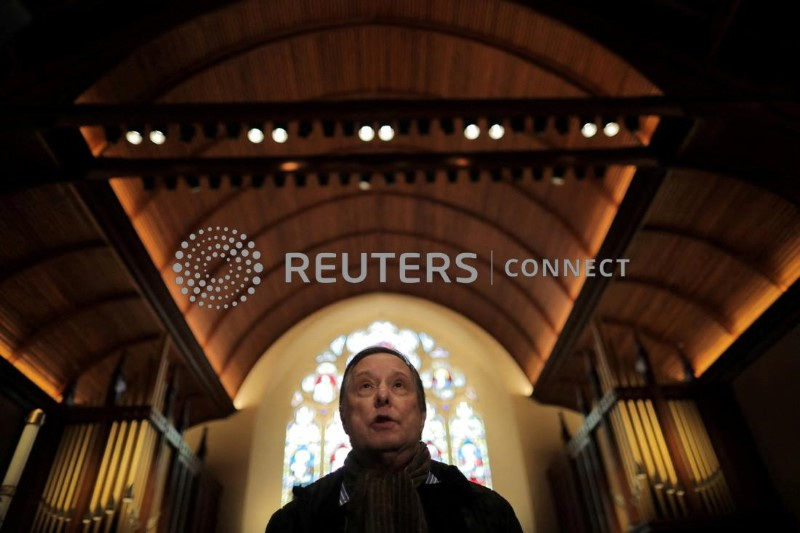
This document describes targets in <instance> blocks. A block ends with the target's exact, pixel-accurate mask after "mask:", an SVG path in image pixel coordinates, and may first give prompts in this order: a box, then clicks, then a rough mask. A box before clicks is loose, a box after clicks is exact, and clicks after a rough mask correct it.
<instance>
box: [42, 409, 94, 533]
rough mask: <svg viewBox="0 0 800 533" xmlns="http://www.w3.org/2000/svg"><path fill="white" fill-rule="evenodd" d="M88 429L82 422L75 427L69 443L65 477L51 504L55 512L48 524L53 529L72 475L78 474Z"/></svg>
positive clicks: (60, 480)
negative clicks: (78, 465) (83, 443)
mask: <svg viewBox="0 0 800 533" xmlns="http://www.w3.org/2000/svg"><path fill="white" fill-rule="evenodd" d="M85 431H86V425H85V424H81V425H79V426H76V427H75V436H74V438H73V439H71V440H70V445H69V452H68V454H67V465H66V466H67V467H66V469H65V470H64V472H63V477H62V478H61V479H59V480H58V488H57V490H56V494H55V498H54V499H53V503H52V504H51V505H52V507H53V511H54V514H52V515H51V517H50V520H49V521H48V523H47V524H46V526H47V527H49V528H50V529H51V530H55V527H56V524H57V523H58V516H57V512H58V511H61V510H62V509H63V506H64V501H65V499H66V497H67V490H68V488H69V482H70V480H71V479H72V477H73V476H74V475H75V474H76V472H75V471H76V470H77V469H76V465H75V463H76V459H77V456H78V453H79V451H80V443H81V440H82V438H83V435H84V432H85Z"/></svg>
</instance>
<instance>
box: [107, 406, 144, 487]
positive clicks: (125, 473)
mask: <svg viewBox="0 0 800 533" xmlns="http://www.w3.org/2000/svg"><path fill="white" fill-rule="evenodd" d="M138 430H139V421H137V420H133V421H131V422H130V423H129V424H128V435H127V438H126V439H125V441H124V442H123V449H122V457H121V458H120V463H119V468H118V471H117V475H116V481H115V484H114V486H113V488H112V492H111V493H112V494H113V495H114V501H116V502H120V501H122V495H123V493H124V492H125V487H126V485H127V483H128V478H129V476H130V469H131V462H132V460H133V452H134V446H135V444H136V440H137V436H138Z"/></svg>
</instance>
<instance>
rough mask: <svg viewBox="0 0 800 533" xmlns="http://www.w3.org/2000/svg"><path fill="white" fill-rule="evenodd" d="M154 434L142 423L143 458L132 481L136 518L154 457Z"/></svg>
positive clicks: (147, 425) (139, 511) (139, 513)
mask: <svg viewBox="0 0 800 533" xmlns="http://www.w3.org/2000/svg"><path fill="white" fill-rule="evenodd" d="M154 433H155V431H154V430H153V428H152V427H151V426H150V423H149V422H145V423H144V444H143V457H142V461H141V462H140V466H139V470H138V472H137V474H136V479H135V480H134V481H133V487H134V500H133V501H134V509H135V511H136V516H137V518H138V517H139V516H140V515H141V511H142V502H143V500H144V490H145V488H146V484H147V473H148V472H149V471H150V465H151V464H152V461H153V455H154V452H155V450H154V448H155V446H154V442H153V439H154Z"/></svg>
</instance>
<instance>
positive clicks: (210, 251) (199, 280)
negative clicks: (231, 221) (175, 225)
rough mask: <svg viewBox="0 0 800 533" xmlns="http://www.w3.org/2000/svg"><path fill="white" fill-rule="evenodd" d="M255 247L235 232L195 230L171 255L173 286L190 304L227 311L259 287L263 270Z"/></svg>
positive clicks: (212, 228)
mask: <svg viewBox="0 0 800 533" xmlns="http://www.w3.org/2000/svg"><path fill="white" fill-rule="evenodd" d="M255 246H256V245H255V243H254V242H253V241H251V240H248V238H247V235H245V234H244V233H239V231H238V230H236V229H233V228H227V227H224V228H223V227H220V226H216V227H213V226H209V227H207V228H202V229H199V230H197V232H196V233H192V234H191V235H189V238H188V239H187V240H185V241H183V242H182V243H181V248H180V250H178V251H177V252H175V259H176V261H175V263H174V264H173V265H172V271H173V272H174V273H175V275H176V277H175V283H177V284H178V286H179V287H181V294H184V295H188V296H189V301H190V302H196V303H197V305H199V306H200V307H207V308H209V309H228V308H229V307H236V306H237V305H239V303H242V302H246V301H247V296H248V295H253V294H254V293H255V292H256V289H255V286H256V285H258V284H260V283H261V277H260V274H261V272H262V271H263V270H264V266H263V265H262V264H261V263H259V261H258V260H259V259H261V253H260V252H259V251H258V250H255V249H254V248H255Z"/></svg>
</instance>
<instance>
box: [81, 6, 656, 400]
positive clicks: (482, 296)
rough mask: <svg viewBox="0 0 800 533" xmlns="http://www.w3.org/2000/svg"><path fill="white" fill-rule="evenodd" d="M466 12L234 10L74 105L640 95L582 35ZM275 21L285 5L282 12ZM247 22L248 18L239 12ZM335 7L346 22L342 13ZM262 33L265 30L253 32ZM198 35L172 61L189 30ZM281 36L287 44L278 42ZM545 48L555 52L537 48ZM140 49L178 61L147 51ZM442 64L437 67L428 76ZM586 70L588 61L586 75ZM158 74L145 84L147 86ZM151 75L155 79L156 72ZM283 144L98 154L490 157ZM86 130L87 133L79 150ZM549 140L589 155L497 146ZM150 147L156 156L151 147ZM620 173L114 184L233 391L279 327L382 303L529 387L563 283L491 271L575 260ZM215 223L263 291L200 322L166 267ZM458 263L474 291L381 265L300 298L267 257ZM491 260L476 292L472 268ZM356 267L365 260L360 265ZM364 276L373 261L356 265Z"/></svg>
mask: <svg viewBox="0 0 800 533" xmlns="http://www.w3.org/2000/svg"><path fill="white" fill-rule="evenodd" d="M480 7H481V6H478V5H477V4H476V5H475V6H474V7H473V8H472V9H474V10H475V11H474V12H473V13H470V9H467V10H466V11H464V10H463V8H459V10H457V11H458V13H459V16H457V17H454V16H453V13H455V12H456V10H455V6H449V5H444V4H443V5H439V6H437V8H436V9H434V10H432V11H431V12H430V13H425V14H414V13H413V10H412V12H411V13H409V11H408V10H407V6H404V9H400V8H399V6H394V7H392V6H382V7H381V9H380V10H379V12H375V11H374V10H375V8H374V7H371V6H368V5H367V4H363V5H359V4H358V3H352V4H351V3H348V4H347V10H345V12H342V11H341V9H342V6H340V5H331V6H330V7H329V9H330V10H331V11H330V12H329V13H325V12H324V11H323V12H314V13H310V12H308V11H303V10H302V9H301V8H300V7H298V6H297V5H296V4H291V6H290V5H289V4H286V5H285V6H283V5H278V4H274V5H273V4H268V5H267V4H263V3H257V4H256V3H253V4H249V3H248V4H241V5H237V6H235V7H231V8H228V9H227V10H226V11H225V12H224V13H220V14H216V15H215V16H210V17H206V18H204V19H202V20H201V21H199V22H196V23H193V24H190V25H187V26H185V27H182V28H178V29H177V30H175V31H173V32H171V33H170V34H167V35H165V36H163V37H162V38H161V39H159V40H158V41H157V42H154V43H151V44H150V45H148V46H147V47H145V48H144V49H143V50H141V52H140V53H137V54H134V55H133V56H131V57H130V58H128V60H127V61H126V62H124V63H123V64H121V65H120V66H119V67H118V68H117V69H115V70H114V71H112V72H111V73H110V74H109V75H108V76H106V77H105V78H104V79H102V80H100V82H98V83H97V84H96V85H95V86H94V87H92V88H91V89H90V90H89V91H87V92H86V93H85V94H84V95H83V96H82V97H81V99H80V100H81V101H82V102H87V103H88V102H91V103H98V102H114V101H131V100H134V101H135V100H136V99H137V98H141V97H142V95H144V96H143V97H144V98H146V99H152V98H157V99H158V101H160V102H214V101H291V100H296V99H300V100H319V99H328V98H385V97H389V96H403V97H408V98H414V97H416V98H419V97H435V98H448V99H454V98H493V97H500V96H504V97H529V98H533V97H554V96H562V97H576V96H609V95H614V96H643V95H652V94H658V90H657V89H656V88H655V87H654V86H653V85H652V84H650V83H648V82H647V81H646V80H644V79H643V78H642V76H640V75H638V74H637V73H636V71H634V70H633V69H631V68H630V67H629V66H627V65H626V64H625V63H623V62H622V61H620V60H619V59H618V58H616V57H615V56H614V55H613V54H611V53H609V52H608V51H605V50H603V49H602V48H601V47H599V46H597V44H595V43H593V42H592V41H591V40H589V39H587V38H586V37H584V36H582V35H580V34H578V33H576V32H574V31H572V30H570V29H569V28H567V27H565V26H563V25H561V24H558V23H555V22H553V21H551V20H549V19H546V18H543V17H541V16H539V15H537V14H536V13H534V12H532V11H529V10H526V9H523V8H521V7H519V6H513V5H504V4H497V5H493V6H490V5H489V4H486V5H484V6H482V7H483V8H484V9H486V8H489V7H491V9H492V14H491V16H490V15H489V14H488V13H484V12H482V11H481V10H480ZM284 8H285V10H284ZM252 10H256V11H257V12H258V14H254V13H253V11H252ZM347 11H349V12H347ZM262 20H267V21H270V22H269V23H268V24H267V25H264V24H262V23H261V22H254V21H262ZM211 26H213V27H214V28H215V31H214V33H213V37H212V38H210V39H208V41H205V42H203V43H202V45H200V46H199V47H198V46H195V47H193V48H189V46H188V42H189V40H191V39H196V35H197V34H198V32H201V33H203V34H208V33H207V30H206V28H209V29H210V27H211ZM287 27H291V28H292V29H291V31H286V28H287ZM554 43H558V45H554ZM156 48H160V49H162V50H167V49H168V50H173V51H180V50H183V51H184V52H183V54H181V53H172V54H169V55H165V54H163V53H162V54H156V55H155V57H156V58H158V62H159V63H160V64H159V65H153V64H152V61H153V55H154V51H155V49H156ZM446 65H449V67H447V68H446V67H445V66H446ZM600 65H603V66H602V67H600ZM162 72H163V73H162ZM167 73H168V75H167ZM291 133H292V137H293V139H292V142H287V143H286V144H285V145H282V146H279V145H275V144H267V145H253V144H251V143H249V142H247V141H246V140H244V139H242V138H240V139H237V140H222V141H219V142H215V143H199V142H198V143H195V144H196V145H195V146H185V145H181V144H180V143H175V144H172V145H170V146H166V145H164V146H161V147H154V146H152V145H151V146H148V145H141V146H139V147H131V146H126V145H124V144H118V145H115V146H112V147H103V146H102V142H103V138H102V137H101V132H100V131H97V130H94V131H87V137H89V138H90V139H93V138H94V139H97V140H96V141H95V142H96V144H95V145H94V152H95V153H97V152H100V151H102V152H103V154H104V155H106V156H129V157H152V156H155V155H161V156H163V155H164V153H167V154H169V155H183V154H184V153H185V151H186V150H190V151H191V150H194V151H195V153H196V154H197V153H199V154H202V155H203V156H226V155H255V154H259V153H261V154H263V153H267V154H269V155H286V156H290V157H298V156H304V155H309V154H326V153H352V152H366V151H374V150H382V151H393V150H414V151H419V150H423V151H436V150H440V151H442V150H448V149H449V150H455V151H459V150H468V149H472V150H492V149H497V148H498V145H499V143H497V142H495V141H491V140H490V139H488V138H486V136H485V135H484V138H483V139H479V140H477V141H473V142H471V141H468V140H466V139H465V138H464V137H463V136H460V135H459V136H457V137H456V136H446V135H443V134H437V133H438V132H437V131H434V133H433V134H432V135H430V136H425V137H420V136H418V135H413V134H412V135H409V136H405V137H403V138H398V139H397V142H391V143H385V144H383V145H382V146H381V145H380V144H379V145H378V146H377V147H375V148H373V146H365V143H363V142H361V141H360V140H358V139H357V138H355V137H351V138H345V137H341V136H339V137H335V138H331V139H328V138H325V137H324V136H323V135H322V134H321V132H320V131H319V129H318V130H317V131H316V135H313V134H312V136H311V137H309V138H308V139H304V140H298V139H297V138H296V135H294V132H291ZM92 134H94V135H95V136H94V137H93V136H92ZM641 141H644V142H645V143H646V142H647V136H643V137H642V139H636V138H633V137H632V136H631V135H630V134H628V133H627V132H625V133H624V134H623V135H620V136H619V137H618V138H615V139H604V138H602V137H598V138H597V139H595V143H594V144H595V145H597V146H604V145H605V146H608V145H614V146H629V145H637V144H638V143H639V142H641ZM553 145H561V146H564V147H568V148H577V147H583V146H587V145H590V142H589V141H588V140H587V139H584V138H583V137H582V136H581V135H580V133H579V132H578V131H577V128H573V130H572V134H571V135H570V136H568V137H567V138H566V139H562V138H560V137H558V136H557V135H554V134H551V135H546V136H542V137H535V136H533V135H530V134H528V135H514V136H511V135H509V136H508V137H507V139H506V140H504V142H503V143H502V144H501V145H500V146H502V147H503V148H505V149H509V148H513V149H528V150H537V149H541V148H543V147H544V148H546V147H549V146H553ZM162 148H163V149H162ZM632 173H633V169H632V168H622V167H620V168H613V169H612V171H611V172H610V173H609V175H608V177H607V179H606V180H604V181H587V182H586V183H585V184H579V183H575V182H574V181H570V182H569V183H567V184H566V185H564V186H563V187H557V186H555V185H552V184H550V183H549V182H547V181H543V182H533V181H532V180H531V179H530V178H529V179H528V180H524V182H523V183H521V184H510V183H492V182H489V181H488V180H482V181H481V182H480V183H477V184H466V183H464V182H465V181H466V180H465V179H464V177H463V176H462V180H461V183H460V184H458V185H456V184H451V183H449V182H447V181H446V180H444V179H439V180H437V182H436V183H434V184H429V183H425V182H423V183H416V184H414V185H407V184H405V183H399V184H395V185H392V186H387V185H381V184H380V183H376V184H375V185H374V186H373V188H372V189H371V190H370V191H361V190H359V188H358V186H357V185H358V184H357V183H351V184H350V185H349V186H340V185H338V184H337V185H329V186H326V187H321V186H319V185H317V184H316V183H315V180H313V179H312V180H311V183H310V184H309V186H307V187H305V188H303V189H297V188H295V187H292V186H288V187H285V188H281V189H277V188H275V187H273V186H270V185H269V184H268V185H267V186H265V187H264V188H262V189H260V190H256V189H251V188H247V187H245V188H244V189H242V190H239V191H232V190H226V189H225V188H223V189H220V190H216V191H214V190H208V188H207V187H206V188H204V190H203V191H201V192H199V193H195V194H193V193H190V192H188V190H187V189H185V188H180V189H179V190H177V191H169V190H157V191H154V192H150V191H145V190H143V188H142V184H141V182H140V181H138V180H117V181H115V182H114V188H115V191H116V192H117V194H118V196H119V198H120V200H121V202H122V204H123V206H124V207H125V209H126V212H127V213H128V215H129V216H130V218H131V221H132V222H133V224H134V226H135V227H136V228H137V231H138V232H139V235H140V236H141V237H142V240H143V242H144V244H145V246H146V247H147V248H148V251H149V252H150V255H151V257H153V260H154V263H155V264H156V266H157V268H158V269H159V271H160V272H161V273H162V275H163V277H164V281H165V283H166V284H167V285H168V286H169V287H170V290H171V291H172V293H173V296H174V298H175V300H176V301H177V302H178V304H179V306H180V308H181V310H182V311H183V313H184V315H185V316H186V319H187V321H188V323H189V325H190V326H191V328H192V330H193V331H194V333H195V335H196V336H197V338H198V340H199V342H200V344H201V345H202V346H203V348H204V350H205V351H206V353H207V354H208V357H209V359H210V361H211V363H212V366H213V367H214V368H215V370H216V371H217V372H218V373H219V375H220V378H221V379H222V382H223V384H224V385H225V387H226V389H227V390H228V391H229V392H230V393H231V394H234V393H235V392H236V390H237V389H238V387H239V386H240V384H241V382H242V381H243V380H244V378H245V377H246V375H247V373H248V371H249V370H250V368H252V366H253V365H254V364H255V362H256V361H257V359H258V358H259V357H260V356H261V354H262V353H263V352H264V350H265V348H266V347H268V346H269V345H270V344H271V343H272V342H274V341H275V340H276V339H277V338H278V337H279V336H280V335H281V334H282V333H283V332H285V331H286V330H287V328H289V327H290V326H291V325H292V324H295V323H296V322H297V321H299V320H300V319H302V318H303V317H305V316H308V315H309V314H311V313H313V312H314V311H316V310H318V309H320V308H321V307H323V306H325V305H326V304H329V303H333V302H335V301H337V300H339V299H341V298H346V297H348V296H351V295H356V294H360V293H364V292H369V291H375V290H384V291H396V292H402V293H406V294H414V295H418V296H420V297H425V298H428V299H431V300H433V301H435V302H437V303H441V304H443V305H446V306H448V307H450V308H453V309H456V310H458V311H460V312H461V313H463V314H465V315H466V316H468V317H469V318H471V319H472V320H474V321H475V322H476V323H478V324H480V325H481V326H482V327H484V328H485V329H486V330H487V331H489V332H490V333H491V334H493V335H494V336H495V337H496V338H498V339H501V342H503V344H504V345H505V346H506V347H507V348H508V349H509V351H510V352H511V353H512V354H513V355H514V357H515V358H516V359H517V361H518V363H519V365H520V367H521V368H522V369H523V371H524V372H525V373H526V375H528V377H529V378H530V379H531V381H535V380H536V377H537V376H538V374H539V372H540V371H541V368H542V367H543V365H544V362H545V361H546V359H547V356H548V354H549V352H550V350H551V349H552V346H553V345H554V343H555V340H556V338H557V336H558V333H559V331H560V328H561V326H562V325H563V323H564V321H565V320H566V317H567V315H568V314H569V312H570V309H571V306H572V302H573V301H574V300H575V298H576V296H577V294H578V291H579V290H580V284H581V279H580V278H571V279H570V278H549V279H541V280H537V281H534V280H531V279H516V280H512V279H511V278H509V277H507V276H505V274H504V273H503V272H502V270H501V263H500V259H501V258H522V259H524V258H528V257H530V258H538V259H541V258H546V257H548V258H549V257H569V258H573V257H592V256H594V255H595V254H596V253H597V250H598V248H599V246H600V243H601V242H602V239H603V237H604V235H605V232H606V230H607V228H608V226H609V224H610V222H611V219H612V218H613V216H614V213H615V209H616V207H617V206H618V205H619V203H620V201H621V199H622V197H623V195H624V193H625V190H626V188H627V185H628V183H629V181H630V177H631V175H632ZM207 225H210V226H231V227H234V228H237V229H238V230H240V231H242V232H245V233H246V234H248V235H251V236H252V237H254V239H255V243H256V248H257V249H259V250H262V251H263V253H264V254H265V256H266V258H267V261H266V262H265V275H264V276H263V278H264V282H263V283H262V284H261V286H260V287H258V289H257V291H256V293H255V294H254V295H253V297H252V298H250V300H248V303H247V305H243V306H241V307H240V308H237V309H230V310H228V311H223V312H219V311H216V310H214V311H209V310H208V309H203V308H200V307H198V306H196V305H192V304H191V303H190V302H189V301H188V300H187V299H186V297H185V296H183V295H181V294H180V292H179V287H178V285H177V284H176V283H175V282H174V278H175V275H174V273H173V272H172V270H171V267H172V264H173V255H174V253H175V251H176V250H177V247H178V245H179V243H180V242H181V241H182V240H184V239H186V237H187V235H189V234H190V233H192V232H193V231H195V230H197V229H198V228H201V227H203V226H207ZM291 251H302V252H306V253H309V254H313V253H316V252H323V251H325V252H337V253H342V252H349V255H350V257H358V254H359V253H360V252H367V253H368V252H380V251H397V252H398V253H400V252H402V251H414V252H420V253H426V252H438V251H441V252H444V253H448V254H450V255H451V256H455V255H456V254H458V253H460V252H462V251H474V252H476V253H478V254H479V256H480V258H481V261H480V269H481V272H480V276H479V280H478V282H477V283H475V284H470V285H459V284H445V283H437V284H434V285H433V286H428V284H420V285H410V284H401V283H399V281H398V280H399V276H398V274H397V268H398V264H399V263H398V262H397V261H393V262H391V263H390V273H389V275H388V278H389V282H388V283H386V284H381V283H380V282H379V281H378V279H377V277H376V276H375V275H373V276H370V277H369V278H368V280H367V282H365V283H362V284H358V285H355V286H350V285H348V284H344V283H337V284H332V285H323V284H314V285H312V286H305V285H303V284H299V283H294V284H286V282H285V281H284V268H283V256H284V253H285V252H291ZM490 253H493V254H494V256H495V257H496V258H497V259H498V263H497V264H496V265H495V270H497V272H495V273H494V275H493V276H491V277H493V278H494V279H495V280H496V281H495V283H494V284H493V285H490V284H489V283H490V275H489V272H488V269H489V264H488V263H489V256H490ZM373 263H374V262H373ZM372 268H373V270H374V269H375V268H376V266H375V265H374V264H373V266H372Z"/></svg>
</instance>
